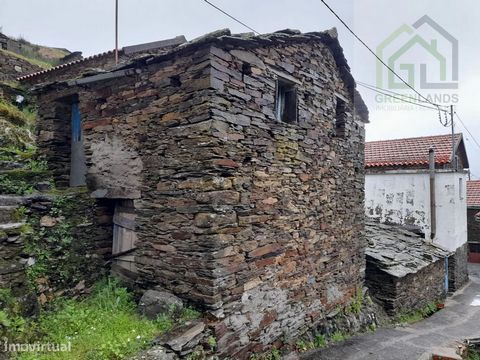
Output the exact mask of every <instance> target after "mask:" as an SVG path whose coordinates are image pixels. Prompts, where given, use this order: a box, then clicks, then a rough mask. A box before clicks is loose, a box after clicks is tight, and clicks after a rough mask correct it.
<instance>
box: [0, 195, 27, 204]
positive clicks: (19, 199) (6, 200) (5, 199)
mask: <svg viewBox="0 0 480 360" xmlns="http://www.w3.org/2000/svg"><path fill="white" fill-rule="evenodd" d="M26 202H27V198H26V197H25V196H18V195H0V206H18V205H23V204H25V203H26Z"/></svg>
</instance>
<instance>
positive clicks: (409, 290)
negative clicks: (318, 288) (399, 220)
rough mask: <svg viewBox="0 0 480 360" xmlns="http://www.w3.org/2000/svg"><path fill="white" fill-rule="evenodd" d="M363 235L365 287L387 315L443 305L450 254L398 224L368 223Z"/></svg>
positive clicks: (446, 288) (446, 289)
mask: <svg viewBox="0 0 480 360" xmlns="http://www.w3.org/2000/svg"><path fill="white" fill-rule="evenodd" d="M366 234H367V235H366V236H367V240H368V246H367V250H366V258H367V270H366V275H365V284H366V285H367V286H368V288H369V290H370V294H371V295H372V296H373V297H374V298H375V299H376V301H377V302H379V303H380V304H381V305H382V306H383V307H384V309H385V311H386V312H387V313H388V314H389V315H391V316H395V315H400V314H405V313H409V312H412V311H415V310H421V309H422V308H424V307H425V306H427V305H430V304H432V303H439V302H440V303H441V302H443V300H444V299H445V296H446V294H447V291H448V283H446V282H445V274H446V269H447V267H446V259H447V258H448V256H449V255H451V254H450V252H448V251H446V250H445V249H442V248H441V247H439V246H437V245H435V244H434V243H432V242H428V241H425V240H424V239H422V238H421V237H420V236H419V235H417V234H415V233H413V232H410V231H408V230H405V229H404V228H402V227H400V226H398V225H385V224H378V223H372V222H367V225H366Z"/></svg>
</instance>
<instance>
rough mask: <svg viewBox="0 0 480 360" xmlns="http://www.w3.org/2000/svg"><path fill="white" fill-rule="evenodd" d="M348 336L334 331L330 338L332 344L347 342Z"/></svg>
mask: <svg viewBox="0 0 480 360" xmlns="http://www.w3.org/2000/svg"><path fill="white" fill-rule="evenodd" d="M349 337H350V336H349V335H348V334H344V333H342V332H341V331H335V332H334V333H333V334H332V337H331V338H330V339H331V340H332V341H333V342H339V341H344V340H347V339H348V338H349Z"/></svg>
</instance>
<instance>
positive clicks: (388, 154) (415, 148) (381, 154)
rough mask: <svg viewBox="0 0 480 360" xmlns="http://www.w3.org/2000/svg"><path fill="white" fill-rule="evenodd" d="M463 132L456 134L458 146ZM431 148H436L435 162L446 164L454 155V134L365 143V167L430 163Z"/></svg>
mask: <svg viewBox="0 0 480 360" xmlns="http://www.w3.org/2000/svg"><path fill="white" fill-rule="evenodd" d="M461 140H462V134H455V141H456V144H455V145H456V146H458V144H459V142H460V141H461ZM430 149H434V150H435V163H436V164H437V165H445V164H448V163H450V159H451V157H452V135H438V136H426V137H417V138H407V139H396V140H381V141H370V142H367V143H365V167H367V168H371V167H387V166H399V167H402V166H418V165H428V162H429V161H428V157H429V151H430Z"/></svg>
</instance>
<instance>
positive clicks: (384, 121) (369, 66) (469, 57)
mask: <svg viewBox="0 0 480 360" xmlns="http://www.w3.org/2000/svg"><path fill="white" fill-rule="evenodd" d="M211 1H212V2H213V3H215V4H216V5H218V6H220V7H221V8H223V9H224V10H226V11H227V12H229V13H231V14H233V15H235V16H236V17H238V18H239V19H241V20H242V21H244V22H245V23H247V24H248V25H250V26H251V27H253V28H254V29H256V30H257V31H259V32H261V33H266V32H272V31H276V30H280V29H285V28H294V29H300V30H302V31H318V30H325V29H328V28H331V27H334V26H335V27H337V29H338V32H339V37H340V42H341V44H342V46H343V48H344V51H345V55H346V57H347V59H348V61H349V64H350V66H351V67H352V71H353V75H354V76H355V79H356V80H357V81H361V82H364V83H367V84H376V73H375V68H376V60H375V58H374V57H373V55H372V54H370V53H369V52H368V51H367V50H366V49H365V48H364V47H363V46H362V45H360V44H359V43H358V42H357V41H356V40H354V38H353V37H352V35H351V34H350V33H348V31H347V30H346V29H345V28H344V27H343V25H342V24H341V23H340V22H339V21H338V20H337V19H336V18H335V17H334V16H333V15H332V14H331V13H330V12H329V11H328V10H327V9H326V8H325V6H324V5H323V4H322V3H321V1H320V0H295V1H291V0H289V1H285V0H262V1H259V0H256V1H255V0H242V1H240V0H211ZM327 2H328V3H329V4H330V5H331V7H332V8H334V10H336V11H337V13H338V14H339V15H340V16H341V17H342V18H343V19H344V20H345V21H346V22H347V23H348V24H350V25H351V26H352V28H353V29H354V31H355V32H356V33H357V34H358V35H359V36H360V38H362V39H363V40H364V41H365V42H366V43H367V44H369V45H370V46H371V48H372V49H374V50H375V49H376V47H377V46H378V45H379V44H380V43H381V42H382V41H383V40H384V39H386V38H387V37H388V36H389V35H390V34H391V33H392V32H393V31H395V30H396V29H398V28H399V27H400V26H402V25H403V24H406V25H407V26H408V27H410V28H412V24H413V23H415V21H417V20H418V19H419V18H421V17H422V16H424V15H428V16H429V17H430V18H432V19H433V20H434V21H435V22H436V23H438V24H439V25H440V26H442V27H443V28H444V29H445V30H446V31H447V32H448V33H449V34H451V35H452V36H453V37H454V38H456V39H457V40H458V45H459V55H458V59H459V67H458V68H459V71H458V73H459V81H458V89H456V90H429V89H420V88H417V87H416V88H417V89H418V90H419V91H420V92H421V93H422V94H423V95H430V96H439V95H443V99H442V100H443V101H436V102H437V103H438V102H441V104H443V105H450V103H451V102H452V101H453V100H452V98H453V97H455V96H457V97H458V101H457V102H455V104H454V105H455V109H456V111H457V112H458V114H459V115H460V117H461V119H462V120H463V121H464V123H465V124H466V126H467V127H468V128H469V130H470V131H471V132H472V133H473V135H474V136H475V138H476V139H477V140H478V141H479V142H480V122H479V121H478V118H477V114H478V112H479V111H478V110H477V104H478V102H479V101H478V100H477V93H478V84H480V70H479V67H478V59H480V45H479V42H478V34H480V21H479V18H478V15H479V14H480V2H478V1H476V0H459V1H449V0H430V1H429V0H422V1H418V0H403V1H391V0H336V1H334V0H329V1H327ZM119 3H120V10H119V12H120V14H119V19H120V20H119V22H120V29H119V33H120V46H126V45H133V44H138V43H143V42H149V41H155V40H160V39H165V38H171V37H175V36H177V35H185V36H186V37H187V39H192V38H195V37H197V36H200V35H202V34H205V33H207V32H210V31H213V30H217V29H221V28H226V27H228V28H230V29H231V30H232V32H245V31H248V30H246V29H245V28H244V27H243V26H241V25H240V24H238V23H236V22H234V21H233V20H231V19H229V18H228V17H226V16H225V15H223V14H221V13H219V12H218V11H217V10H215V9H213V8H212V7H210V6H209V5H207V4H206V3H205V2H204V1H202V0H119ZM0 26H1V27H2V28H3V32H4V33H6V34H8V35H11V36H23V37H25V38H26V39H27V40H29V41H31V42H33V43H39V44H43V45H48V46H54V47H64V48H67V49H69V50H71V51H74V50H79V51H82V52H83V53H84V55H85V56H88V55H92V54H95V53H99V52H103V51H105V50H109V49H112V48H113V47H114V0H82V1H80V0H0ZM420 30H421V29H418V30H415V31H420ZM424 30H425V31H426V32H425V33H422V34H421V36H422V38H424V39H426V40H427V42H428V41H431V40H438V44H437V45H438V50H439V51H440V52H441V53H442V54H443V55H445V57H446V59H447V60H446V61H447V78H448V76H451V73H450V64H451V53H449V51H450V50H449V49H448V45H449V43H445V41H442V38H438V39H437V37H438V36H437V37H435V34H432V32H430V33H429V32H428V31H429V30H428V29H424ZM422 31H423V30H422ZM405 36H406V38H405V39H404V38H399V39H397V40H398V41H399V43H398V44H393V45H392V46H391V48H392V47H393V50H392V49H389V50H388V51H390V52H389V53H388V54H387V55H392V54H393V53H394V52H395V51H396V50H398V49H399V48H400V47H401V45H402V44H403V43H405V41H407V40H408V39H409V38H408V36H413V35H405ZM402 42H403V43H402ZM405 56H406V58H405V59H404V61H403V62H404V63H410V62H413V63H415V62H416V63H417V65H419V64H420V63H424V64H426V65H427V67H428V69H429V72H428V73H427V74H428V76H430V75H432V74H434V73H435V71H437V73H438V66H439V65H438V63H437V62H436V61H435V59H434V58H432V56H429V54H428V53H426V52H425V51H424V49H423V52H422V51H421V50H418V51H416V52H415V51H413V53H410V54H406V55H405ZM396 70H398V72H399V73H400V74H401V75H402V77H405V78H406V77H407V75H408V73H407V72H406V70H402V69H397V68H396ZM428 80H434V79H433V78H432V79H430V78H428ZM447 80H448V79H447ZM385 86H386V85H385ZM359 91H360V93H361V94H362V96H363V98H364V99H365V101H366V103H367V105H368V107H369V110H370V124H368V125H367V140H380V139H392V138H401V137H414V136H425V135H438V134H447V133H449V132H450V129H449V128H445V127H443V126H442V125H441V124H440V122H439V115H438V113H437V112H436V111H432V110H429V109H424V108H420V107H417V106H407V108H406V109H405V108H404V107H405V106H404V105H402V108H401V109H399V108H398V107H399V106H398V104H397V105H393V106H392V104H385V102H382V99H378V96H377V97H376V95H378V94H377V93H375V92H373V91H370V90H367V89H365V88H362V87H360V86H359ZM394 91H396V92H401V93H404V94H411V93H412V92H411V91H410V92H408V91H406V90H394ZM437 100H438V99H437ZM400 105H401V104H400ZM457 123H458V121H457ZM456 130H457V131H461V132H463V133H464V136H465V137H466V139H467V141H466V145H467V151H468V156H469V160H470V168H471V170H472V173H473V174H474V177H475V178H478V176H480V148H479V147H478V146H476V145H475V144H474V142H473V140H472V139H471V136H470V135H468V134H467V133H466V131H465V129H463V128H462V127H460V126H458V127H457V129H456Z"/></svg>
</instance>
